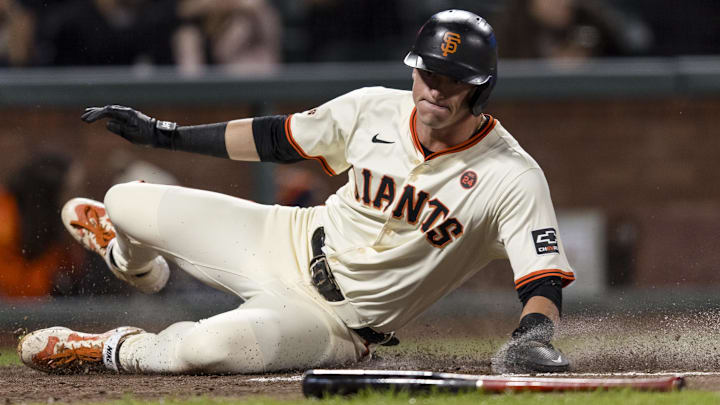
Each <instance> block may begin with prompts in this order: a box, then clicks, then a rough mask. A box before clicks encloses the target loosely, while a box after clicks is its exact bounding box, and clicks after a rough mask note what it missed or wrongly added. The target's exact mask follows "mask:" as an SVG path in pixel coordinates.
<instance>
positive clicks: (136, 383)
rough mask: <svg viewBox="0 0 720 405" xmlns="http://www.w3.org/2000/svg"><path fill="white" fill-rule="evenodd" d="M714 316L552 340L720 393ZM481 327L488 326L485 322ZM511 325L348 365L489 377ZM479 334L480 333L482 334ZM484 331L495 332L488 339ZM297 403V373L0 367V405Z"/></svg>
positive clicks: (598, 326) (416, 331)
mask: <svg viewBox="0 0 720 405" xmlns="http://www.w3.org/2000/svg"><path fill="white" fill-rule="evenodd" d="M719 315H720V314H719V313H718V312H716V311H713V312H693V313H682V314H670V315H662V314H642V315H641V316H640V315H628V314H625V315H622V314H621V315H612V316H601V315H597V314H596V315H593V316H580V315H578V316H570V317H567V318H566V319H564V321H563V325H562V327H561V328H560V329H559V330H558V332H557V334H556V338H557V339H556V343H557V346H558V348H560V349H561V350H562V351H563V352H565V353H566V354H567V355H568V356H569V357H570V358H571V359H572V360H573V369H572V371H573V374H572V375H608V374H614V375H618V374H621V375H627V376H638V377H639V376H643V375H647V374H675V373H680V374H686V375H687V377H686V381H687V388H688V389H698V390H713V391H718V390H719V388H718V387H720V345H718V336H720V333H718V332H719V329H720V321H718V319H720V316H719ZM486 322H487V320H486ZM511 325H512V324H511V323H510V324H508V325H503V326H502V327H498V325H497V324H495V328H494V329H493V328H492V327H491V326H490V325H488V324H487V323H485V324H483V322H470V321H467V320H465V321H462V320H457V319H455V320H454V321H453V322H452V323H448V324H439V323H433V324H416V325H415V326H414V328H410V330H408V331H405V332H404V333H402V334H400V339H401V341H402V343H401V345H400V346H397V347H395V348H381V349H380V350H379V352H378V355H377V356H376V357H375V358H373V359H372V360H370V361H368V362H364V363H362V364H360V365H357V366H355V367H354V368H364V369H403V370H433V371H444V372H453V373H467V374H478V375H480V374H491V373H492V370H491V359H492V353H493V352H494V351H495V350H497V349H498V348H499V347H500V345H501V344H502V342H503V341H504V339H505V336H507V330H506V329H508V328H512V326H511ZM482 331H484V332H482ZM488 331H494V332H493V333H488ZM198 395H206V396H216V397H248V396H264V397H272V398H277V399H297V398H301V397H302V393H301V383H300V373H299V372H292V373H280V374H267V375H250V376H151V375H112V374H94V375H65V376H53V375H47V374H43V373H40V372H37V371H34V370H31V369H29V368H26V367H23V366H19V365H11V366H5V367H0V404H2V403H3V400H4V403H5V404H16V403H26V402H64V403H65V402H66V403H80V402H90V401H92V402H98V401H105V400H112V399H122V398H124V397H127V396H132V397H133V398H135V399H153V398H159V397H171V398H187V397H193V396H198Z"/></svg>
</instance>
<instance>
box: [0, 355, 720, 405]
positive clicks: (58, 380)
mask: <svg viewBox="0 0 720 405" xmlns="http://www.w3.org/2000/svg"><path fill="white" fill-rule="evenodd" d="M375 365H376V366H379V367H382V366H383V365H382V364H375ZM428 366H430V365H428ZM448 366H449V367H448V368H452V369H455V368H456V365H455V363H454V362H449V363H448ZM425 368H428V367H425ZM461 371H462V372H469V373H473V374H484V373H486V372H487V371H488V370H487V369H483V368H480V369H476V370H469V369H465V368H462V370H461ZM686 382H687V389H698V390H717V389H718V387H719V386H720V375H717V374H716V375H690V376H688V377H686ZM0 383H1V384H2V397H3V400H4V403H5V404H20V403H27V402H44V403H53V402H62V403H82V402H100V401H107V400H116V399H122V398H126V397H128V396H131V397H132V398H135V399H154V398H160V397H166V398H167V397H170V398H188V397H194V396H201V395H204V396H213V397H233V398H242V397H248V396H262V397H271V398H275V399H299V398H302V393H301V382H300V374H298V373H286V374H266V375H261V376H260V375H256V376H147V375H109V374H96V375H66V376H54V375H46V374H42V373H39V372H37V371H34V370H31V369H28V368H25V367H22V366H6V367H0Z"/></svg>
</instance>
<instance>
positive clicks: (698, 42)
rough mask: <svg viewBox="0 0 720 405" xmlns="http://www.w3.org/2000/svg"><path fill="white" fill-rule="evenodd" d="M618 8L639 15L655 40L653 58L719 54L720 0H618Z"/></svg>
mask: <svg viewBox="0 0 720 405" xmlns="http://www.w3.org/2000/svg"><path fill="white" fill-rule="evenodd" d="M615 2H616V3H617V5H618V7H622V8H624V9H627V10H628V11H631V12H634V13H636V14H640V15H642V16H643V19H644V20H645V21H647V23H648V25H649V26H650V28H651V30H652V32H653V36H654V38H655V41H653V49H652V52H651V53H652V55H656V56H674V55H712V54H715V55H717V54H720V1H718V0H692V1H664V2H662V4H661V5H660V4H658V1H657V0H633V1H622V0H615Z"/></svg>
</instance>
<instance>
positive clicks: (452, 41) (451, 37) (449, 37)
mask: <svg viewBox="0 0 720 405" xmlns="http://www.w3.org/2000/svg"><path fill="white" fill-rule="evenodd" d="M459 44H460V34H456V33H454V32H450V31H448V32H446V33H445V35H443V43H442V45H440V49H442V51H443V56H447V55H448V54H449V53H455V52H456V51H457V48H458V45H459Z"/></svg>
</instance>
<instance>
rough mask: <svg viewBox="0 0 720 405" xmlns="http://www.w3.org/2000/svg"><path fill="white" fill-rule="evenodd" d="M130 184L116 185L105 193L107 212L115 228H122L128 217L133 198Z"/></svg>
mask: <svg viewBox="0 0 720 405" xmlns="http://www.w3.org/2000/svg"><path fill="white" fill-rule="evenodd" d="M132 188H133V187H132V186H131V185H130V183H123V184H116V185H114V186H112V187H110V189H109V190H108V191H107V193H105V200H104V201H103V202H104V204H105V210H106V211H107V213H108V216H110V220H111V221H112V222H113V224H115V226H120V225H121V223H122V222H124V218H125V217H126V216H127V214H126V213H127V211H128V207H129V206H131V205H132V204H128V202H129V201H130V200H131V199H132V198H133V197H132V195H133V193H132Z"/></svg>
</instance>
